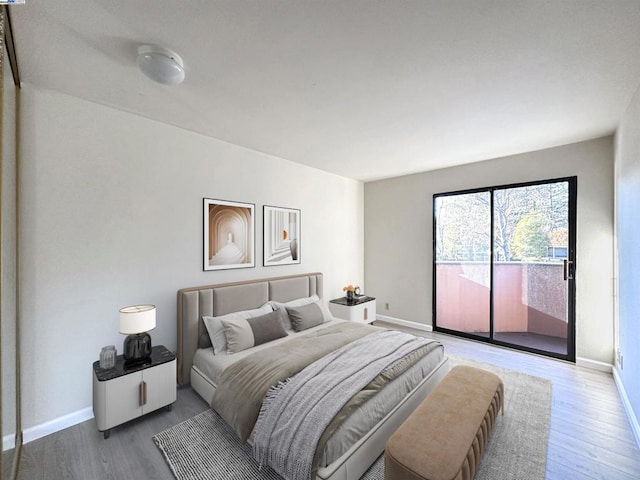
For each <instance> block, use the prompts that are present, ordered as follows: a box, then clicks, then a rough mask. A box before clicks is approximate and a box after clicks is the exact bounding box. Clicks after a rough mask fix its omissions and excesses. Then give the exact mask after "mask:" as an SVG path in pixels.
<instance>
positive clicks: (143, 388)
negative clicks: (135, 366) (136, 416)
mask: <svg viewBox="0 0 640 480" xmlns="http://www.w3.org/2000/svg"><path fill="white" fill-rule="evenodd" d="M138 398H139V403H140V406H141V407H142V406H144V405H146V404H147V382H140V391H139V397H138Z"/></svg>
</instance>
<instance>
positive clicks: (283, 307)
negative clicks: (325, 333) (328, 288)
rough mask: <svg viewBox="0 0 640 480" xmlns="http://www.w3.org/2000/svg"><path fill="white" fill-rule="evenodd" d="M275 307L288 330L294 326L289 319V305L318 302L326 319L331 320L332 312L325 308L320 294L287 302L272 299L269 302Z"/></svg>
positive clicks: (298, 305)
mask: <svg viewBox="0 0 640 480" xmlns="http://www.w3.org/2000/svg"><path fill="white" fill-rule="evenodd" d="M269 303H270V304H271V305H272V306H273V309H274V310H276V311H279V312H280V320H281V321H282V324H283V325H284V328H285V329H287V330H293V329H294V328H293V326H292V325H291V320H290V319H289V315H288V314H287V308H289V307H303V306H304V305H309V304H311V303H317V304H318V306H319V307H320V309H321V310H322V315H323V317H324V321H325V322H328V321H329V320H331V314H330V313H329V312H328V311H326V309H325V308H323V305H322V302H321V300H320V297H318V295H316V294H313V295H311V296H310V297H303V298H297V299H295V300H291V301H289V302H286V303H282V302H276V301H271V302H269Z"/></svg>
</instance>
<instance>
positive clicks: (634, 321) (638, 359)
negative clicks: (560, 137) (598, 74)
mask: <svg viewBox="0 0 640 480" xmlns="http://www.w3.org/2000/svg"><path fill="white" fill-rule="evenodd" d="M639 212H640V88H639V89H638V90H637V91H636V93H635V95H634V97H633V99H632V100H631V102H630V104H629V107H628V108H627V111H626V113H625V115H624V117H623V119H622V122H621V123H620V128H619V129H618V132H617V133H616V237H617V247H618V264H617V266H618V349H619V350H620V354H621V355H622V359H623V361H622V362H618V363H617V364H616V373H617V374H618V375H619V379H620V380H621V383H622V389H621V390H622V394H623V401H625V406H626V407H627V410H628V413H629V417H630V419H631V424H632V427H633V428H634V432H635V435H636V439H637V440H638V444H640V349H638V340H639V339H640V247H639V246H638V245H639V243H640V242H639V240H638V239H639V238H640V213H639Z"/></svg>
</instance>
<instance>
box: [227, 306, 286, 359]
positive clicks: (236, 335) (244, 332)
mask: <svg viewBox="0 0 640 480" xmlns="http://www.w3.org/2000/svg"><path fill="white" fill-rule="evenodd" d="M222 325H223V326H224V334H225V336H226V337H227V353H229V354H232V353H236V352H240V351H242V350H246V349H247V348H251V347H255V346H256V345H262V344H263V343H267V342H270V341H272V340H275V339H277V338H282V337H286V336H287V332H286V331H285V329H284V327H283V326H282V323H281V322H280V318H279V317H278V312H271V313H267V314H266V315H261V316H259V317H252V318H236V319H232V320H222Z"/></svg>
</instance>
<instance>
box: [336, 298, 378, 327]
mask: <svg viewBox="0 0 640 480" xmlns="http://www.w3.org/2000/svg"><path fill="white" fill-rule="evenodd" d="M329 310H330V311H331V314H332V315H333V316H334V317H337V318H342V319H343V320H351V321H353V322H363V323H371V322H374V321H375V319H376V299H375V298H374V297H367V296H366V295H362V296H360V297H355V298H354V299H353V300H352V301H349V300H347V298H346V297H342V298H335V299H333V300H331V301H329Z"/></svg>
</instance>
